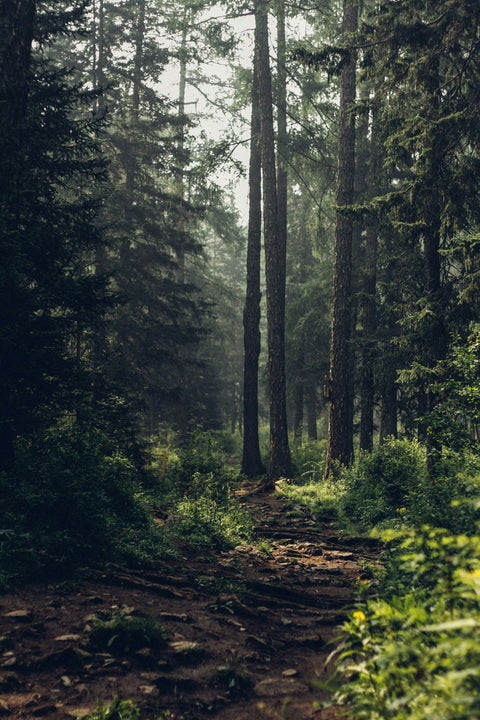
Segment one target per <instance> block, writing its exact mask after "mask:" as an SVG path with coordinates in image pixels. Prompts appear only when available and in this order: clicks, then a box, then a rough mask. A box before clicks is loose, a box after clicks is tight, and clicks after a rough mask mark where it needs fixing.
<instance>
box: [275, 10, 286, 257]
mask: <svg viewBox="0 0 480 720" xmlns="http://www.w3.org/2000/svg"><path fill="white" fill-rule="evenodd" d="M287 152H288V138H287V72H286V39H285V0H279V2H278V4H277V200H278V203H277V204H278V242H279V245H280V247H282V248H285V256H286V248H287V219H288V218H287V184H288V172H287V166H288V162H287Z"/></svg>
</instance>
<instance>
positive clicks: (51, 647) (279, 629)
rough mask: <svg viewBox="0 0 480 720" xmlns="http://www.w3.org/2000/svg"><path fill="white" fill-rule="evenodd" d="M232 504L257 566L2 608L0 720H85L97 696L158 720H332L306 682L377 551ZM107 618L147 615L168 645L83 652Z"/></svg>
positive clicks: (120, 581) (245, 557)
mask: <svg viewBox="0 0 480 720" xmlns="http://www.w3.org/2000/svg"><path fill="white" fill-rule="evenodd" d="M242 502H244V503H245V504H246V505H247V506H250V507H251V508H253V509H254V512H255V516H256V520H257V527H258V536H259V537H260V538H264V539H265V540H267V541H268V542H269V543H270V545H271V547H272V548H273V550H272V551H271V552H270V553H269V554H268V553H259V552H258V551H257V550H256V549H255V548H253V547H251V546H247V547H244V546H239V547H238V548H236V549H235V550H232V551H229V552H224V553H220V554H218V555H217V556H215V557H211V558H209V559H205V558H196V557H189V558H188V560H186V561H183V562H179V561H175V562H172V563H171V564H169V566H168V567H166V566H165V565H162V566H161V567H158V569H155V570H154V571H148V572H145V571H139V570H131V569H125V568H120V567H119V568H112V569H111V570H109V571H108V572H107V573H105V574H102V575H99V576H98V577H94V578H93V579H92V578H90V579H88V580H85V581H82V582H78V583H76V584H69V585H67V584H62V585H59V586H57V587H53V586H46V585H35V586H32V587H28V588H26V589H23V590H21V591H19V592H17V593H12V594H8V595H3V596H0V716H4V717H7V718H12V719H14V718H37V717H43V718H46V719H47V720H48V719H49V718H52V719H53V718H55V719H56V720H62V719H63V718H75V717H83V716H85V715H86V714H87V713H88V712H91V711H92V710H94V709H95V707H96V702H97V699H98V698H102V699H103V700H104V701H105V702H109V701H110V700H111V699H112V698H113V697H115V696H120V697H122V698H128V699H131V700H133V701H134V702H135V703H136V704H137V705H138V706H139V707H141V708H142V709H145V711H146V712H149V713H151V716H152V717H161V718H162V720H167V718H175V720H180V718H184V719H185V720H202V719H203V718H209V717H211V718H215V719H216V720H264V719H265V720H267V719H270V718H275V719H276V720H280V718H284V719H285V720H290V719H293V718H294V719H295V720H307V719H313V718H315V719H316V720H320V719H321V720H327V719H328V718H333V717H334V713H333V711H332V710H319V709H315V708H314V706H313V703H314V701H315V700H317V699H321V697H322V695H321V693H320V691H319V690H318V688H317V687H315V680H324V679H325V678H326V676H327V674H328V669H327V668H325V660H326V657H327V656H328V654H329V653H330V651H331V649H332V647H331V646H327V643H329V641H331V640H332V639H333V638H335V636H336V635H337V634H338V625H339V624H340V623H341V622H342V620H343V618H344V614H345V609H346V608H347V607H348V606H349V605H351V604H352V602H353V601H354V599H355V594H356V588H355V584H356V583H355V581H356V577H357V576H358V574H359V571H360V570H359V568H360V567H361V565H362V561H363V560H365V559H369V558H374V557H375V556H376V554H377V548H376V547H375V545H374V544H373V543H371V542H369V541H368V540H365V539H359V538H343V539H342V538H339V537H338V535H337V534H335V532H334V531H332V530H331V529H330V528H329V527H328V526H326V527H324V528H322V529H321V530H318V528H316V526H315V523H314V522H313V520H311V519H310V518H309V517H308V516H306V515H303V516H302V517H292V516H291V515H289V514H288V513H287V512H286V511H285V508H284V506H283V503H282V501H281V499H279V498H273V497H271V496H268V495H263V496H261V495H260V496H259V495H245V497H243V498H242ZM119 611H121V612H123V613H124V614H125V615H127V616H128V615H131V616H136V615H139V616H141V614H146V615H155V616H156V617H159V618H160V619H161V620H162V622H163V624H164V626H165V628H166V630H167V635H168V637H167V642H166V644H165V645H164V646H163V647H162V648H161V649H158V648H155V647H154V648H152V647H151V646H148V645H147V646H146V647H139V648H138V647H137V649H134V648H131V649H126V648H123V649H120V651H119V649H118V648H116V650H115V643H114V642H113V643H112V645H111V647H106V648H101V649H100V650H99V649H98V648H93V647H92V645H91V644H89V636H88V625H89V624H91V622H92V616H97V617H100V618H102V617H103V618H108V617H111V615H112V613H115V612H119Z"/></svg>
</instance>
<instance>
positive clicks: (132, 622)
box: [89, 611, 166, 655]
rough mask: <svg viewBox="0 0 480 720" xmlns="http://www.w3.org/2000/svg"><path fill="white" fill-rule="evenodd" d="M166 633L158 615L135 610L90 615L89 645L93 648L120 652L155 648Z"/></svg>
mask: <svg viewBox="0 0 480 720" xmlns="http://www.w3.org/2000/svg"><path fill="white" fill-rule="evenodd" d="M165 641H166V633H165V630H164V628H163V625H162V624H161V623H160V621H159V620H158V618H156V617H154V616H152V615H144V614H143V613H140V612H136V613H134V614H131V615H126V614H125V613H123V612H121V611H118V612H115V613H112V615H111V616H110V617H107V618H101V617H99V618H94V619H93V621H92V626H91V628H90V632H89V644H90V646H91V647H92V648H93V649H94V650H97V651H98V650H101V651H108V652H111V653H114V654H120V655H123V654H125V653H132V652H135V651H136V650H140V649H141V648H144V647H148V648H151V649H152V650H153V651H158V650H159V649H161V648H163V647H164V646H165Z"/></svg>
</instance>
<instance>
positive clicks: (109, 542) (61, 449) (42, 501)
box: [0, 427, 150, 577]
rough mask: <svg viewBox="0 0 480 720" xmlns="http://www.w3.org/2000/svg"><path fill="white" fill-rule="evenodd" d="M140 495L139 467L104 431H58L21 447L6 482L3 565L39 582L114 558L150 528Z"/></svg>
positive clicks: (1, 480) (1, 479)
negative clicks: (131, 537) (130, 535)
mask: <svg viewBox="0 0 480 720" xmlns="http://www.w3.org/2000/svg"><path fill="white" fill-rule="evenodd" d="M138 490H139V487H138V484H137V481H136V474H135V470H134V468H133V466H132V465H131V463H130V462H129V461H128V460H127V459H125V458H123V457H122V456H120V455H119V454H118V453H117V452H116V451H115V449H114V448H112V447H111V445H110V443H109V441H108V440H107V439H106V438H105V436H103V435H102V434H101V433H100V432H98V431H94V430H89V431H87V430H85V429H80V428H78V427H58V428H54V429H52V430H50V431H48V432H46V433H45V434H43V435H42V436H40V437H37V438H34V439H30V440H23V441H21V442H20V443H19V445H18V449H17V455H16V460H15V463H14V465H13V468H12V470H11V471H10V472H9V473H8V474H6V473H3V474H2V475H1V476H0V492H1V495H2V499H3V505H2V515H1V517H0V528H1V530H2V535H1V536H0V537H1V542H0V558H1V560H2V565H3V566H4V567H5V566H7V567H10V568H11V569H12V571H13V572H15V571H19V569H20V568H22V570H23V572H24V574H25V576H26V577H32V576H33V577H34V576H35V575H37V574H39V573H41V572H44V571H45V570H48V571H52V570H59V569H61V568H69V567H72V566H78V564H81V563H85V562H89V563H90V562H92V560H93V561H97V560H102V559H104V558H106V557H108V556H110V555H111V554H112V552H114V551H115V550H116V549H118V546H119V544H120V540H119V538H121V537H122V535H123V531H124V528H125V527H126V526H128V527H131V528H141V527H146V526H148V525H149V523H150V519H149V516H148V513H147V511H146V509H145V508H144V507H143V506H142V504H141V502H140V501H139V497H138ZM20 561H21V564H20Z"/></svg>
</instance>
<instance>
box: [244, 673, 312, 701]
mask: <svg viewBox="0 0 480 720" xmlns="http://www.w3.org/2000/svg"><path fill="white" fill-rule="evenodd" d="M254 690H255V694H256V695H259V696H263V697H278V696H279V695H299V694H300V693H304V692H306V691H308V687H307V686H306V685H304V684H303V683H301V682H299V681H298V680H291V679H290V678H285V677H282V678H268V679H267V680H261V681H260V682H258V683H256V685H255V688H254Z"/></svg>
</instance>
